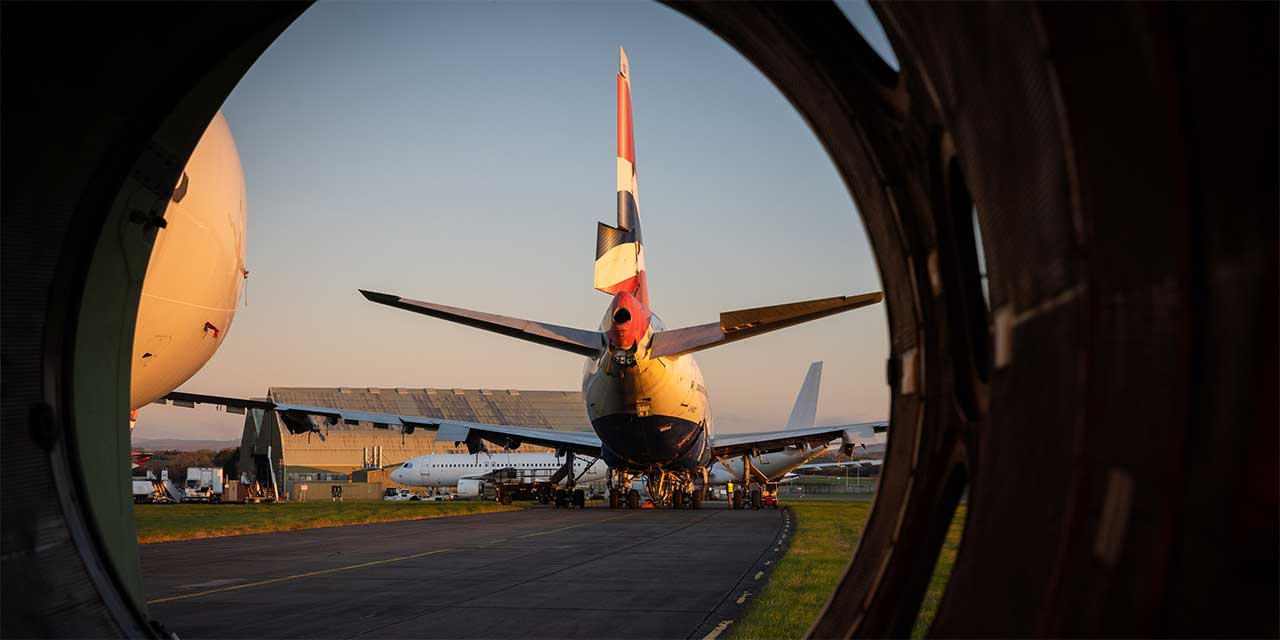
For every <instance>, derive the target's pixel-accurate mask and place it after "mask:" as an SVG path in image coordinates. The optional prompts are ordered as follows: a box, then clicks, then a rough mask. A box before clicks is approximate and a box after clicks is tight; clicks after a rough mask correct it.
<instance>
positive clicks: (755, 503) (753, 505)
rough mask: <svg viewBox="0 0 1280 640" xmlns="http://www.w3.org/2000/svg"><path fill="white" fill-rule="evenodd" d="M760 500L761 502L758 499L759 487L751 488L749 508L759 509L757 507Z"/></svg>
mask: <svg viewBox="0 0 1280 640" xmlns="http://www.w3.org/2000/svg"><path fill="white" fill-rule="evenodd" d="M760 502H761V499H760V490H759V489H752V490H751V508H752V509H759V508H760Z"/></svg>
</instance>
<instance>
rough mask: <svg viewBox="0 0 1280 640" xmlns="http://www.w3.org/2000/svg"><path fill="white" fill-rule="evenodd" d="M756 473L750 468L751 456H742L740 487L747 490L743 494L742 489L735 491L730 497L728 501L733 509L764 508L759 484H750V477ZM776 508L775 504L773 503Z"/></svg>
mask: <svg viewBox="0 0 1280 640" xmlns="http://www.w3.org/2000/svg"><path fill="white" fill-rule="evenodd" d="M755 473H756V472H755V470H754V469H752V468H751V456H742V487H744V488H746V489H749V490H750V492H749V493H747V492H745V489H744V488H739V489H736V490H735V491H734V492H733V495H732V496H730V501H731V502H732V504H733V508H734V509H745V508H747V507H748V506H749V507H751V508H752V509H761V508H763V507H764V491H763V490H762V489H761V488H760V485H759V484H756V483H754V482H752V478H751V476H752V475H754V474H755ZM766 480H767V479H766ZM774 505H775V506H777V502H776V501H775V502H774Z"/></svg>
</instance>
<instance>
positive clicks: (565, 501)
mask: <svg viewBox="0 0 1280 640" xmlns="http://www.w3.org/2000/svg"><path fill="white" fill-rule="evenodd" d="M567 506H569V492H568V491H565V490H564V489H556V508H557V509H562V508H564V507H567Z"/></svg>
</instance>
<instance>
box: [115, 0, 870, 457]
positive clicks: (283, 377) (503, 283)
mask: <svg viewBox="0 0 1280 640" xmlns="http://www.w3.org/2000/svg"><path fill="white" fill-rule="evenodd" d="M841 6H842V8H843V9H844V10H845V11H846V13H847V14H848V15H849V16H851V18H852V19H853V21H854V23H855V25H857V26H858V27H859V29H860V30H861V31H862V32H863V33H864V34H866V35H867V37H868V38H869V40H871V42H872V43H873V45H875V46H877V48H878V49H879V50H880V51H882V52H884V54H885V55H886V56H887V57H891V55H892V54H891V53H889V52H888V45H887V44H886V43H885V42H884V38H883V35H882V33H881V32H879V26H878V24H876V23H875V20H874V17H873V16H872V14H871V12H870V10H869V9H868V8H867V7H866V5H865V4H863V3H856V2H850V3H842V5H841ZM619 45H622V46H625V47H626V49H627V54H628V57H629V58H630V61H631V69H632V92H633V108H634V113H635V116H634V117H635V139H636V164H637V171H638V175H639V184H640V212H641V218H642V220H643V225H644V239H645V254H646V255H645V258H646V266H647V268H648V275H649V283H650V288H651V292H652V293H651V295H652V303H653V306H654V308H655V311H656V312H657V313H658V314H659V315H660V316H662V318H663V319H664V320H665V322H666V323H667V326H668V327H673V328H674V327H679V326H685V325H690V324H700V323H705V322H711V321H714V320H715V319H716V318H717V317H718V316H717V314H718V313H719V312H721V311H726V310H731V309H740V308H746V307H755V306H761V305H768V304H777V303H781V302H790V301H798V300H806V299H810V298H820V297H826V296H832V295H839V294H855V293H863V292H867V291H877V290H880V280H879V275H878V273H877V271H876V268H875V263H874V261H873V258H872V255H871V252H870V248H869V246H868V244H867V241H866V237H865V234H864V232H863V228H862V223H861V222H860V220H859V219H858V216H857V213H856V210H855V208H854V205H853V202H852V198H851V197H850V195H849V193H848V191H847V190H846V188H845V186H844V184H843V182H842V181H841V180H840V178H839V176H838V175H837V174H836V172H835V169H834V167H833V166H832V164H831V162H830V160H829V159H828V158H827V156H826V154H825V152H824V151H823V149H822V148H821V146H820V145H819V144H818V142H817V139H816V138H815V137H814V135H813V133H812V132H811V131H810V130H809V129H808V127H807V126H806V125H805V123H804V122H803V121H802V120H801V119H800V117H799V115H797V114H796V112H795V110H794V109H793V108H792V107H791V106H790V105H789V104H788V103H787V102H786V100H785V99H784V98H783V97H782V95H781V94H780V93H779V92H778V91H777V89H775V88H774V87H773V85H771V84H770V83H769V82H768V81H767V80H765V78H764V77H763V76H762V75H761V74H760V72H759V71H757V70H756V69H755V68H754V67H753V66H751V65H750V64H748V63H747V62H746V61H745V60H744V59H743V58H742V57H741V56H740V55H739V54H738V53H737V52H735V51H733V50H732V49H731V48H730V47H728V46H727V45H725V44H724V43H723V42H722V41H721V40H720V39H719V38H717V37H716V36H714V35H712V34H711V33H710V32H708V31H706V30H705V29H704V28H702V27H701V26H698V25H696V24H694V23H693V22H692V21H690V20H688V19H687V18H685V17H683V16H681V15H679V14H678V13H676V12H675V11H672V10H671V9H668V8H666V7H663V6H661V5H658V4H650V3H630V2H627V3H569V4H556V3H536V2H530V3H474V2H468V3H443V2H440V3H320V4H317V5H315V6H314V7H312V8H311V9H309V10H307V12H306V13H305V14H303V15H302V17H301V18H299V19H298V21H297V22H296V23H295V24H294V25H293V26H292V27H290V28H289V30H288V31H286V32H285V33H284V35H283V36H282V37H281V38H280V39H279V40H278V41H277V42H276V43H275V44H274V45H272V47H271V48H270V49H269V50H268V51H267V52H266V53H265V54H264V55H263V56H262V58H261V59H260V60H259V61H258V62H257V64H255V65H254V66H253V68H252V69H251V70H250V71H249V73H248V74H247V75H246V76H245V78H244V80H243V81H242V82H241V83H240V85H239V86H237V87H236V89H235V91H234V92H233V93H232V94H231V96H230V98H229V99H228V100H227V102H226V104H225V105H224V108H223V112H224V113H225V115H226V117H227V120H228V122H229V123H230V125H231V129H232V132H233V134H234V136H235V139H236V143H237V145H238V147H239V150H240V156H241V160H242V162H243V164H244V170H245V180H246V183H247V190H248V215H249V229H248V232H249V238H248V247H249V249H248V257H247V263H248V268H249V269H250V271H251V274H250V277H249V284H248V305H247V306H242V307H241V310H240V312H239V313H238V315H237V316H236V320H235V324H234V325H233V327H232V329H231V331H230V332H229V334H228V338H227V341H226V344H225V345H224V346H223V347H222V348H221V350H220V351H219V352H218V354H217V355H216V356H215V357H214V359H213V360H212V361H211V362H210V363H209V364H208V365H207V366H206V367H205V368H204V369H203V370H202V371H201V372H200V373H199V374H197V375H196V376H195V377H194V378H193V379H192V380H190V381H188V382H187V383H186V384H185V385H183V387H182V388H183V389H184V390H189V391H195V392H202V393H215V394H225V395H237V396H251V395H252V396H261V395H263V394H264V393H265V392H266V390H267V387H269V386H359V387H364V386H381V387H396V386H402V387H425V386H430V387H463V388H496V389H505V388H526V389H578V388H579V383H580V375H581V369H582V360H581V358H579V357H576V356H572V355H569V354H566V353H563V352H559V351H554V350H550V349H547V348H544V347H539V346H536V345H531V344H527V343H522V342H519V341H516V340H512V339H510V338H505V337H502V336H497V335H493V334H487V333H484V332H481V331H478V330H475V329H469V328H466V327H461V326H456V325H452V324H449V323H446V322H444V321H439V320H435V319H431V318H426V317H423V316H416V315H413V314H409V313H407V312H403V311H398V310H395V309H391V308H387V307H382V306H378V305H374V304H372V303H369V302H366V301H364V299H363V298H361V297H360V295H359V294H358V293H357V292H356V289H357V288H366V289H373V290H377V291H384V292H388V293H395V294H399V295H404V296H406V297H412V298H419V299H425V300H432V301H436V302H441V303H445V304H451V305H457V306H464V307H470V308H475V309H479V310H484V311H490V312H494V313H501V314H506V315H513V316H520V317H527V318H531V319H536V320H543V321H548V322H554V323H558V324H565V325H571V326H578V327H584V328H594V327H595V326H596V325H597V324H598V322H599V320H600V317H601V315H602V314H603V313H604V309H605V306H606V305H607V303H608V301H609V298H608V296H606V295H605V294H602V293H599V292H596V291H594V290H593V289H592V288H591V279H592V262H593V258H594V246H595V244H594V242H595V225H596V221H605V222H613V220H614V208H615V184H614V182H615V176H614V174H615V167H614V156H615V140H614V126H615V125H614V117H615V113H614V109H615V107H614V102H615V84H614V83H615V81H614V75H615V73H616V69H617V47H618V46H619ZM895 66H896V63H895ZM887 353H888V335H887V328H886V321H885V311H884V308H883V306H880V305H877V306H874V307H871V308H867V309H862V310H857V311H853V312H850V313H847V314H844V315H840V316H836V317H833V318H828V319H824V320H820V321H817V322H814V323H811V324H807V325H803V326H799V327H794V328H791V329H786V330H783V331H780V332H777V333H773V334H770V335H767V336H763V337H760V338H755V339H752V340H749V341H745V342H741V343H737V344H734V345H730V346H726V347H723V348H720V349H714V350H710V351H707V352H704V353H702V354H699V355H698V360H699V363H700V364H701V365H702V369H703V372H704V374H705V376H706V380H707V385H708V387H709V389H710V392H711V401H712V403H713V404H712V407H713V411H714V412H715V415H716V420H717V429H718V431H720V432H732V431H751V430H762V429H767V428H776V427H778V426H779V425H781V424H782V423H783V422H785V420H786V417H787V414H788V412H789V411H790V407H791V403H792V401H793V398H794V396H795V394H796V392H797V391H798V389H799V386H800V382H801V379H802V377H803V375H804V372H805V370H806V368H807V366H808V363H809V362H811V361H814V360H824V361H826V366H825V372H824V379H823V389H822V395H821V404H820V406H819V413H818V416H819V421H820V423H823V424H828V423H835V422H845V421H861V420H872V419H881V418H884V417H885V416H886V415H887V412H888V390H887V387H886V386H885V383H884V369H885V364H884V363H885V358H886V356H887ZM241 420H242V419H241V418H240V417H239V416H229V415H226V414H221V413H218V412H214V411H212V410H194V411H193V410H189V409H176V408H169V407H156V406H151V407H146V408H144V409H143V410H142V411H141V412H140V416H139V420H138V426H137V429H136V431H135V434H134V435H135V437H162V436H163V437H186V438H215V437H216V438H226V437H236V436H237V435H238V433H239V431H240V427H241Z"/></svg>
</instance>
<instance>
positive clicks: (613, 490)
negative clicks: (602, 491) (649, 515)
mask: <svg viewBox="0 0 1280 640" xmlns="http://www.w3.org/2000/svg"><path fill="white" fill-rule="evenodd" d="M636 477H638V476H629V475H627V474H626V473H624V472H622V471H616V470H613V469H610V470H609V508H610V509H618V508H621V507H623V506H626V507H627V508H628V509H639V508H640V492H639V491H637V490H635V489H632V488H631V483H632V481H634V480H635V479H636Z"/></svg>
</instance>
